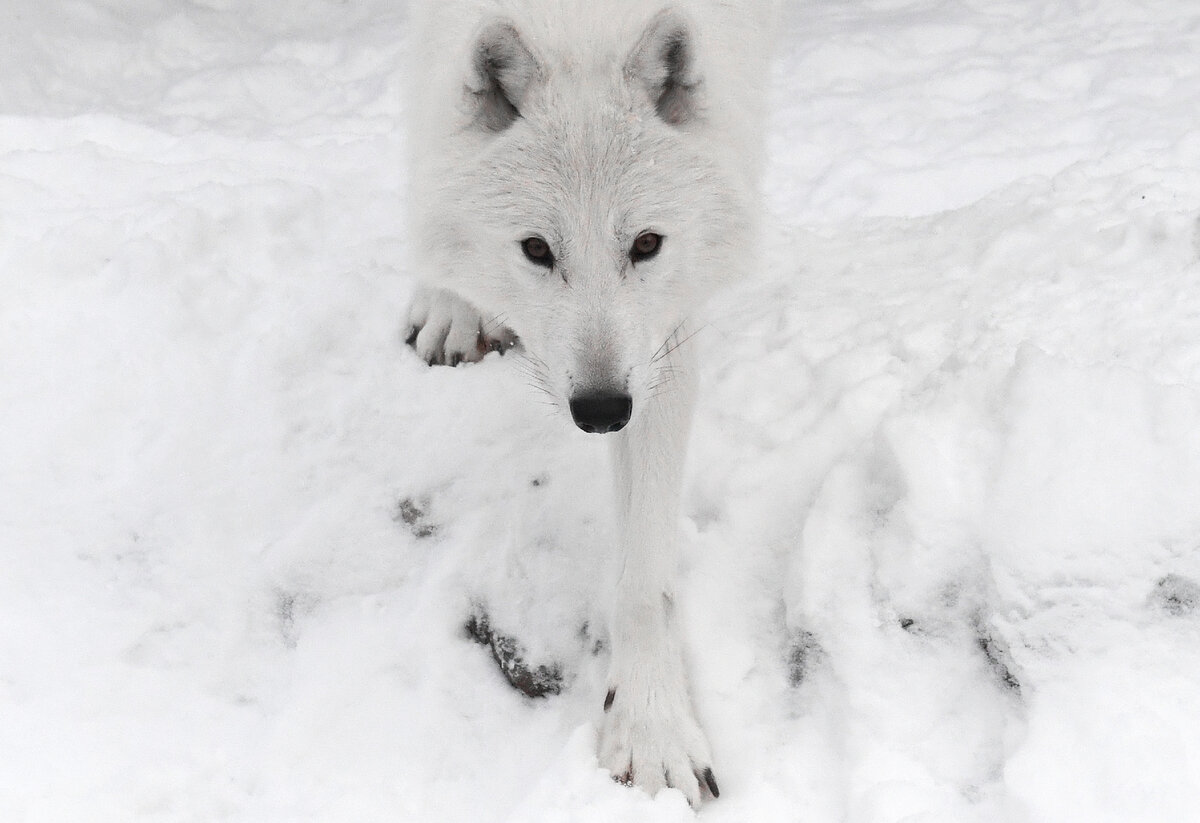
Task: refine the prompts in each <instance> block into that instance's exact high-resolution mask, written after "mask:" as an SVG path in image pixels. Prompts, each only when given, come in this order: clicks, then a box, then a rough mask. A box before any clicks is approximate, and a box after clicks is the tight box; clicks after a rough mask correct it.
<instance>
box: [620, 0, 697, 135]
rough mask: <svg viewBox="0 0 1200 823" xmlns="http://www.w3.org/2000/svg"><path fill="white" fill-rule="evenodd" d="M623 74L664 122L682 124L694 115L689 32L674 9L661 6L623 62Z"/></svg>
mask: <svg viewBox="0 0 1200 823" xmlns="http://www.w3.org/2000/svg"><path fill="white" fill-rule="evenodd" d="M625 71H626V74H627V75H628V76H629V77H630V78H631V79H633V80H634V81H635V82H637V83H639V84H640V85H641V86H642V87H643V88H645V89H646V92H647V93H648V94H649V96H650V101H651V102H652V103H653V104H654V110H655V111H656V112H657V113H658V116H659V117H660V118H662V120H663V122H666V123H669V124H670V125H672V126H681V125H683V124H684V123H687V122H688V121H690V120H692V119H693V118H694V117H695V116H696V111H697V102H698V92H699V86H700V80H699V78H698V77H696V73H695V66H694V59H693V53H692V34H691V31H690V30H689V28H688V25H687V21H686V20H685V19H684V18H683V16H682V15H681V14H680V13H679V12H677V11H675V10H674V9H670V8H667V9H663V10H662V11H660V12H659V13H658V14H657V15H655V17H654V19H653V20H651V21H650V25H649V26H647V27H646V31H645V33H644V34H643V35H642V38H641V40H640V41H638V44H637V46H635V47H634V49H633V52H632V54H630V56H629V60H628V61H627V62H626V65H625Z"/></svg>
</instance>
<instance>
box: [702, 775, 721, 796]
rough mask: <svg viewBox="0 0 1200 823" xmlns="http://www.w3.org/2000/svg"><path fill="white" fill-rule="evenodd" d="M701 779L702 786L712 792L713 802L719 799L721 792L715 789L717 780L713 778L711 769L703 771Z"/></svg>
mask: <svg viewBox="0 0 1200 823" xmlns="http://www.w3.org/2000/svg"><path fill="white" fill-rule="evenodd" d="M702 777H703V778H704V784H705V785H706V786H708V790H709V791H710V792H712V796H713V799H714V800H715V799H717V798H718V797H720V796H721V790H720V789H718V788H717V778H715V777H713V772H712V769H705V770H704V774H703V775H702Z"/></svg>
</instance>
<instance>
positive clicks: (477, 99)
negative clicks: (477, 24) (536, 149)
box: [470, 20, 541, 132]
mask: <svg viewBox="0 0 1200 823" xmlns="http://www.w3.org/2000/svg"><path fill="white" fill-rule="evenodd" d="M472 69H473V71H474V77H473V82H472V83H471V85H470V93H471V95H472V96H473V97H474V103H475V107H476V108H475V123H476V125H478V126H479V127H480V128H483V129H485V130H486V131H490V132H501V131H504V130H505V129H507V128H508V127H509V126H511V125H512V124H513V123H514V122H516V120H517V118H518V117H520V116H521V104H522V103H523V102H524V99H525V97H526V95H527V93H528V91H529V88H530V86H532V85H533V83H534V82H535V81H536V80H537V79H538V77H539V76H540V74H541V67H540V66H539V65H538V62H537V60H536V59H535V58H534V56H533V54H532V53H531V52H530V51H529V49H528V48H527V47H526V46H525V43H524V42H522V40H521V35H520V33H519V32H518V31H517V29H516V27H515V26H514V25H513V24H512V23H510V22H508V21H507V20H496V21H495V22H493V23H490V24H489V25H488V26H486V27H485V28H484V29H483V31H482V32H481V33H480V35H479V38H478V40H476V42H475V55H474V58H473V60H472Z"/></svg>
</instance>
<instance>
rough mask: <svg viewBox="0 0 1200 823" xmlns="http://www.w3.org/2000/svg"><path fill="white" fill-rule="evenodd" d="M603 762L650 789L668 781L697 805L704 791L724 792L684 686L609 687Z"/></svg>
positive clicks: (622, 778) (617, 775) (621, 777)
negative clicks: (668, 688)
mask: <svg viewBox="0 0 1200 823" xmlns="http://www.w3.org/2000/svg"><path fill="white" fill-rule="evenodd" d="M639 692H640V693H639ZM600 764H601V765H602V766H604V767H605V768H606V769H608V770H609V771H610V772H612V775H613V780H615V781H617V782H618V783H622V784H624V785H627V786H639V787H641V788H642V789H644V790H645V791H646V792H647V793H648V794H650V795H654V794H656V793H657V792H658V790H659V789H662V788H665V787H671V788H675V789H679V791H681V792H683V795H684V797H686V798H687V801H688V803H690V804H691V805H692V807H693V808H698V807H699V805H700V802H701V800H702V799H703V797H704V795H705V794H707V795H708V796H709V797H712V798H717V797H720V795H721V790H720V788H719V787H718V786H717V779H716V777H715V776H714V775H713V770H712V765H711V757H710V756H709V752H708V742H707V740H705V737H704V732H703V731H701V730H700V725H699V724H698V723H697V722H696V719H695V717H694V716H693V714H692V710H691V706H690V701H689V700H688V697H687V693H686V691H681V692H679V693H677V694H673V695H672V694H665V693H664V692H663V691H662V690H657V689H639V688H638V687H637V686H633V687H614V688H610V689H609V691H608V693H607V694H606V695H605V698H604V723H603V725H602V727H601V732H600Z"/></svg>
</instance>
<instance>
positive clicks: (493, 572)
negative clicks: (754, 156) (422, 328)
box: [0, 0, 1200, 823]
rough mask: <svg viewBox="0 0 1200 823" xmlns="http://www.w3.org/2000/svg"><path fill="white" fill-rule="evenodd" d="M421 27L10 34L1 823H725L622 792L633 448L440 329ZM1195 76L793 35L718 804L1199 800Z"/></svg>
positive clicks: (711, 641) (702, 513) (1158, 22)
mask: <svg viewBox="0 0 1200 823" xmlns="http://www.w3.org/2000/svg"><path fill="white" fill-rule="evenodd" d="M404 19H405V12H404V9H403V7H397V6H394V5H393V4H391V3H388V2H386V0H353V2H334V0H306V2H303V3H289V4H286V8H284V7H283V6H282V5H280V6H278V7H277V6H276V5H272V4H242V3H232V2H225V1H224V0H207V1H206V2H202V3H200V2H183V0H171V1H170V2H133V3H129V2H117V0H77V2H71V3H58V4H39V3H36V2H33V1H32V0H18V2H12V3H8V4H6V6H5V8H4V10H3V11H0V203H2V204H3V205H2V206H0V277H2V278H3V293H4V295H5V297H4V299H3V300H0V377H2V379H0V432H2V435H0V541H2V542H0V545H2V547H3V551H2V552H0V625H3V627H4V629H3V631H0V729H3V739H4V747H3V749H4V754H3V756H2V757H0V819H3V820H6V821H76V820H89V821H128V820H152V821H190V820H236V821H310V820H311V821H337V820H353V821H371V820H393V821H394V820H412V821H426V820H437V821H459V820H462V821H480V820H514V821H565V820H571V821H589V820H592V821H611V820H644V821H685V820H690V819H692V818H693V816H694V815H693V813H692V811H691V810H689V809H688V807H687V805H686V803H685V802H684V800H683V798H682V796H681V795H680V794H679V793H678V792H675V791H673V790H668V791H664V792H662V793H661V794H660V795H659V796H658V797H656V798H650V797H647V796H646V795H644V794H643V793H641V792H640V791H636V790H630V789H626V788H624V787H621V786H618V785H616V784H615V783H613V782H612V781H611V780H610V779H609V778H608V776H607V774H606V773H604V772H603V771H601V770H600V769H598V768H597V766H596V759H595V753H594V747H595V724H596V721H597V714H598V712H599V711H600V697H601V692H602V689H603V675H604V654H605V653H604V650H603V648H602V641H603V632H602V630H600V629H599V628H598V627H600V626H602V625H603V622H604V608H605V605H604V603H605V601H604V592H605V590H606V588H607V586H608V585H610V583H609V582H607V581H608V580H609V574H608V566H607V565H606V564H605V562H604V561H605V554H606V551H607V550H608V548H609V544H610V542H611V523H610V520H609V514H608V508H607V495H608V494H609V492H608V488H607V480H606V470H605V460H606V457H605V453H604V450H603V448H602V446H603V444H602V443H598V442H597V439H596V438H589V437H588V436H587V435H583V434H581V433H579V432H576V431H573V430H572V427H571V426H570V425H568V424H567V423H566V421H565V420H564V419H562V418H561V417H556V416H554V415H553V414H552V413H548V412H549V410H548V409H547V408H545V407H544V406H542V405H541V404H540V401H539V398H538V396H537V394H536V393H535V392H534V391H532V390H530V389H529V387H528V386H527V385H526V384H525V380H524V377H523V375H522V374H521V372H520V369H519V367H518V364H517V362H516V361H515V360H514V359H513V358H511V357H505V358H500V357H499V356H497V355H489V357H488V358H487V359H486V360H485V361H484V362H483V363H482V364H480V365H478V366H472V367H468V368H459V369H453V370H451V369H445V368H442V369H427V368H425V367H424V366H423V365H422V364H420V363H419V362H418V361H417V359H416V358H415V357H414V356H413V355H412V353H411V352H409V351H408V350H407V349H406V348H405V347H404V346H403V341H402V339H401V337H402V330H401V329H400V328H399V323H400V319H401V318H402V317H403V309H404V307H405V305H406V301H407V299H408V296H409V294H410V291H411V288H412V284H413V279H412V273H411V271H409V270H408V268H407V266H406V258H405V250H404V242H403V237H402V234H401V231H400V227H401V226H402V222H403V216H404V208H405V204H404V203H403V202H401V201H400V199H399V196H398V192H401V191H403V185H402V183H403V179H404V168H403V157H404V153H403V146H402V145H401V137H400V135H401V133H402V128H401V124H402V122H403V118H404V117H405V116H406V114H405V111H404V109H403V106H402V100H401V99H400V92H399V90H400V89H401V88H402V87H403V82H402V80H403V78H402V77H401V76H400V70H399V66H400V65H401V59H400V58H401V37H400V35H401V33H402V32H403V28H404ZM1198 53H1200V8H1192V7H1191V6H1190V5H1188V4H1183V3H1179V2H1177V0H1144V1H1143V2H1134V0H1080V1H1079V2H1074V3H1061V4H1042V3H1036V2H1032V1H1031V0H996V1H995V2H987V3H984V2H967V3H943V2H935V0H864V1H863V2H859V3H841V2H835V1H834V0H807V2H804V3H802V4H796V5H794V6H793V7H791V9H790V12H789V20H788V26H787V29H786V32H785V36H784V43H783V50H782V54H781V58H780V66H779V73H778V78H779V88H778V91H777V94H776V98H777V105H776V114H775V117H774V120H773V125H772V128H771V131H770V134H769V143H770V147H771V156H772V163H771V166H770V172H769V180H768V188H769V200H770V206H771V211H772V214H773V224H774V228H773V230H772V231H771V232H770V233H769V238H768V241H767V242H768V249H767V253H766V257H767V259H768V265H767V266H766V269H765V271H764V272H762V273H761V276H759V277H757V278H755V279H754V280H753V281H752V282H749V283H747V284H745V285H744V286H742V287H740V288H738V289H736V290H735V291H734V292H732V293H730V294H727V295H725V296H724V297H723V298H721V299H720V300H719V301H718V308H719V314H720V319H719V320H718V321H716V322H714V324H713V326H712V327H711V328H710V329H709V330H707V331H706V333H705V334H704V335H702V336H701V337H699V338H697V340H696V344H697V345H701V346H703V347H704V352H705V355H704V361H705V375H704V382H705V390H704V394H703V399H702V403H701V407H700V409H699V412H698V417H697V422H696V433H695V437H694V441H693V451H692V454H691V459H690V468H689V474H688V478H689V479H688V487H687V490H686V499H685V511H686V517H685V518H684V521H683V522H682V523H681V528H682V529H683V532H684V535H685V540H686V545H687V568H686V575H685V580H684V586H683V592H682V602H681V609H682V611H683V614H684V616H685V618H686V627H687V639H688V642H689V650H690V662H691V667H692V673H693V686H694V691H695V699H696V702H697V706H698V710H699V713H700V716H701V719H702V721H703V722H704V724H705V726H706V728H707V730H708V733H709V737H710V740H711V743H712V746H713V750H714V757H715V766H716V773H717V776H718V778H719V780H720V784H721V789H722V796H721V798H720V799H719V800H717V801H714V802H711V803H709V804H707V805H706V806H705V807H703V808H702V809H701V811H700V812H699V815H698V817H699V818H700V819H704V820H712V821H744V820H764V821H772V820H781V821H782V820H805V821H813V823H818V822H819V821H842V820H846V821H855V823H875V822H876V821H879V822H880V823H882V822H883V821H901V820H903V821H908V822H909V823H916V822H917V821H920V822H921V823H932V822H933V821H954V823H964V822H965V821H985V822H986V823H991V822H992V821H1030V823H1033V822H1035V821H1088V822H1089V823H1094V822H1098V821H1113V822H1114V823H1116V822H1117V821H1120V823H1130V822H1131V821H1147V823H1149V822H1150V821H1153V822H1154V823H1162V822H1163V821H1186V820H1194V819H1196V816H1197V812H1196V809H1197V808H1200V732H1198V731H1197V730H1200V642H1198V641H1200V622H1198V621H1200V609H1198V608H1197V607H1198V606H1200V508H1198V507H1197V505H1196V501H1197V500H1200V223H1198V221H1197V218H1198V216H1200V124H1198V123H1197V118H1196V112H1197V111H1200V61H1197V60H1196V54H1198ZM481 604H482V605H486V608H487V609H488V612H489V615H490V617H491V619H492V621H493V624H494V625H496V626H498V627H501V628H502V629H503V630H504V631H505V632H506V633H508V634H511V635H512V636H513V637H516V638H518V639H519V640H520V642H521V643H522V644H523V647H524V650H525V655H526V657H527V659H528V660H529V662H531V663H554V662H557V663H559V664H560V665H561V667H562V670H563V672H564V682H565V688H564V691H563V693H562V694H561V695H558V696H554V697H549V698H546V699H540V700H530V699H528V698H525V697H522V696H520V695H518V694H517V693H516V692H514V691H513V690H512V689H511V688H509V687H508V685H507V684H506V683H505V681H504V680H503V679H502V677H501V675H500V673H499V671H498V669H497V667H496V665H495V663H494V662H493V661H492V659H491V657H490V656H489V654H488V652H487V650H486V649H484V648H482V647H481V646H479V645H476V644H474V643H472V642H470V641H469V640H467V639H466V638H465V636H464V633H463V629H462V626H463V623H464V621H465V619H466V618H467V616H468V615H469V614H470V613H471V611H472V609H474V608H478V607H479V606H480V605H481ZM598 642H599V643H600V646H601V648H599V649H598V650H597V643H598Z"/></svg>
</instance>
